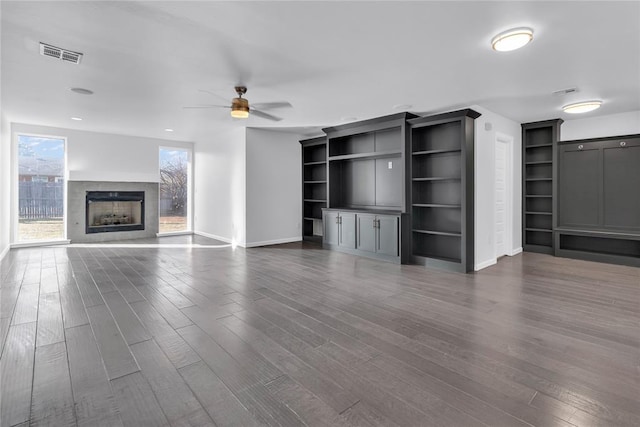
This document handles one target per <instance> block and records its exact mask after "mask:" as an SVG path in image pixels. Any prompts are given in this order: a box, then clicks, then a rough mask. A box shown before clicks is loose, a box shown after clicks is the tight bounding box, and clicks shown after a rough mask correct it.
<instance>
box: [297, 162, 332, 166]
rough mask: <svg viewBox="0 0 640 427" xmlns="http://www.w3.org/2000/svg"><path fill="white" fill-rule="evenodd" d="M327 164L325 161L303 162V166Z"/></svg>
mask: <svg viewBox="0 0 640 427" xmlns="http://www.w3.org/2000/svg"><path fill="white" fill-rule="evenodd" d="M325 164H327V162H309V163H303V164H302V165H303V166H313V165H325Z"/></svg>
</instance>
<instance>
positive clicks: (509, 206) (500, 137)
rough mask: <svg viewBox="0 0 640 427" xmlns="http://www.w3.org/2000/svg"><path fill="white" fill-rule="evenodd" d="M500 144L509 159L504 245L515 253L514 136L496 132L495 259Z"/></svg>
mask: <svg viewBox="0 0 640 427" xmlns="http://www.w3.org/2000/svg"><path fill="white" fill-rule="evenodd" d="M498 144H504V145H505V148H506V155H505V158H506V159H507V161H506V165H505V177H506V179H505V203H504V206H505V233H504V246H505V252H506V253H505V255H509V256H512V255H513V213H514V203H513V202H514V188H515V186H514V179H513V170H514V168H513V165H514V162H513V153H514V147H513V144H514V138H513V136H510V135H506V134H504V133H500V132H496V137H495V141H494V146H493V206H492V210H493V224H492V229H493V256H494V259H498V257H499V256H502V255H498V254H497V245H496V239H495V237H496V197H495V196H496V148H497V146H498Z"/></svg>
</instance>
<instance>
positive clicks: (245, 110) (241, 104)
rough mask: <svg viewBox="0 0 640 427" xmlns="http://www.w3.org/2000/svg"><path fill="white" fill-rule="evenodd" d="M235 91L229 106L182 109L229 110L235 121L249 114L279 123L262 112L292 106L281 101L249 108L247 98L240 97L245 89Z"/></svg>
mask: <svg viewBox="0 0 640 427" xmlns="http://www.w3.org/2000/svg"><path fill="white" fill-rule="evenodd" d="M235 91H236V93H237V94H238V97H237V98H233V99H232V100H231V105H214V104H206V105H196V106H193V107H184V108H231V117H234V118H236V119H246V118H248V117H249V113H251V114H253V115H255V116H258V117H262V118H263V119H267V120H273V121H275V122H279V121H280V120H282V118H281V117H277V116H274V115H271V114H269V113H265V112H264V111H262V110H263V109H270V108H283V107H291V106H292V105H291V104H290V103H289V102H286V101H282V102H258V103H254V104H252V105H251V107H249V100H248V99H247V98H243V97H242V95H244V94H245V93H247V87H246V86H236V87H235ZM200 92H205V93H208V94H210V95H213V96H216V97H218V98H220V96H218V95H216V94H215V93H213V92H209V91H207V90H200Z"/></svg>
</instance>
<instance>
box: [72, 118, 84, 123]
mask: <svg viewBox="0 0 640 427" xmlns="http://www.w3.org/2000/svg"><path fill="white" fill-rule="evenodd" d="M71 120H75V121H78V122H80V121H82V118H80V117H71Z"/></svg>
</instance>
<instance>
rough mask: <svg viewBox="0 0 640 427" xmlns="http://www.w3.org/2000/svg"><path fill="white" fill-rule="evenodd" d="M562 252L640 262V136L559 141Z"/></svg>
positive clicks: (558, 239)
mask: <svg viewBox="0 0 640 427" xmlns="http://www.w3.org/2000/svg"><path fill="white" fill-rule="evenodd" d="M557 151H558V156H557V158H558V163H557V165H556V166H557V170H558V198H557V206H558V222H557V226H556V227H555V229H554V231H555V236H554V247H555V254H556V255H558V256H568V257H575V258H582V259H588V260H594V261H605V262H613V263H619V264H627V265H636V266H640V135H629V136H620V137H610V138H597V139H586V140H578V141H563V142H560V143H559V144H558V149H557Z"/></svg>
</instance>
